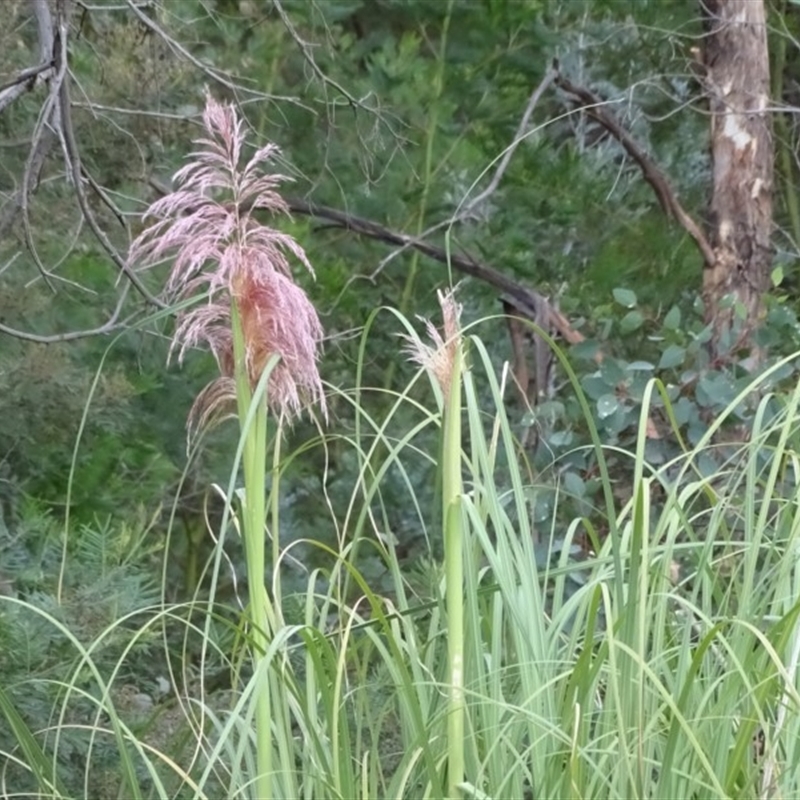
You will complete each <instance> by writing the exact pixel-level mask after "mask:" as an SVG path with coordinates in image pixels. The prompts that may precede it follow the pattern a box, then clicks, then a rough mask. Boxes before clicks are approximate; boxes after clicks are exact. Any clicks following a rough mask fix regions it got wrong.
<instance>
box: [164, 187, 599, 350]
mask: <svg viewBox="0 0 800 800" xmlns="http://www.w3.org/2000/svg"><path fill="white" fill-rule="evenodd" d="M148 183H149V185H150V186H151V187H152V188H153V189H154V190H155V191H156V192H158V193H159V194H160V195H162V196H163V195H165V194H168V193H169V192H170V188H169V187H168V186H165V185H164V184H163V183H161V181H159V180H157V179H156V178H150V180H149V181H148ZM286 204H287V205H288V206H289V210H290V211H292V212H294V213H295V214H302V215H303V216H307V217H312V218H314V219H318V220H324V221H325V222H327V223H328V227H333V228H341V229H343V230H347V231H351V232H352V233H355V234H357V235H358V236H365V237H367V238H369V239H375V240H376V241H380V242H384V243H385V244H392V245H398V246H400V247H409V248H413V249H414V250H417V251H418V252H420V253H422V254H423V255H425V256H428V258H432V259H433V260H434V261H439V262H441V263H442V264H450V265H452V266H453V267H455V269H457V270H458V271H459V272H462V273H463V274H464V275H469V276H471V277H473V278H477V279H478V280H480V281H484V282H485V283H488V284H489V285H491V286H493V287H494V288H495V289H497V290H498V291H499V292H501V293H502V294H503V295H504V299H505V300H508V301H509V302H512V303H513V305H514V307H515V308H516V309H517V311H518V312H519V314H520V315H521V316H524V317H527V318H528V319H531V320H535V321H538V322H541V321H543V320H542V313H541V309H543V308H544V309H546V312H547V319H546V320H544V322H546V323H547V324H548V325H550V326H552V328H553V329H554V330H556V331H558V333H560V334H561V335H562V336H563V337H564V339H565V340H566V341H567V342H569V343H571V344H573V343H576V342H581V341H583V338H584V337H583V335H582V334H581V333H580V332H579V331H576V330H575V329H574V328H573V327H572V325H570V323H569V320H568V319H567V318H566V317H565V316H564V315H563V314H562V313H561V312H560V311H558V310H557V309H555V308H554V307H553V306H552V304H551V303H550V302H549V301H548V300H547V298H545V297H544V295H542V294H540V293H539V292H536V291H533V290H532V289H528V288H527V287H526V286H523V285H522V284H521V283H518V282H517V281H515V280H514V279H513V278H509V277H508V276H507V275H504V274H503V273H502V272H500V271H499V270H496V269H495V268H494V267H492V266H490V265H489V264H485V263H483V262H481V261H479V260H478V259H476V258H473V257H472V256H471V255H469V254H468V253H465V254H463V255H459V254H457V253H452V252H448V251H447V250H445V249H444V248H443V247H438V246H436V245H432V244H429V243H428V242H425V241H423V240H422V239H419V238H416V237H414V236H407V235H406V234H403V233H398V232H397V231H393V230H391V229H390V228H386V227H385V226H383V225H381V224H379V223H377V222H373V221H372V220H369V219H365V218H363V217H358V216H356V215H354V214H350V213H348V212H345V211H340V210H339V209H337V208H331V207H330V206H324V205H320V204H319V203H312V202H310V201H308V200H302V199H300V198H292V197H287V198H286ZM537 309H538V311H537Z"/></svg>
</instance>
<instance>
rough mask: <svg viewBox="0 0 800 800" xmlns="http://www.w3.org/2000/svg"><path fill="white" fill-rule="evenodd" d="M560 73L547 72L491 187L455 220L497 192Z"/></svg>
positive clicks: (499, 165)
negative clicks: (547, 93)
mask: <svg viewBox="0 0 800 800" xmlns="http://www.w3.org/2000/svg"><path fill="white" fill-rule="evenodd" d="M557 75H558V73H557V72H556V70H554V69H552V68H551V69H548V70H547V72H545V75H544V77H543V78H542V80H541V82H540V83H539V85H538V86H537V87H536V88H535V89H534V90H533V92H532V94H531V96H530V99H529V100H528V105H527V106H526V107H525V112H524V113H523V115H522V119H521V120H520V122H519V126H518V127H517V132H516V133H515V134H514V139H513V141H512V142H511V144H510V145H509V146H508V147H507V148H506V149H505V152H504V153H503V157H502V158H501V159H500V163H499V164H498V165H497V169H496V170H495V173H494V175H492V179H491V181H489V185H488V186H487V187H486V188H485V189H484V190H483V191H482V192H481V193H480V194H479V195H478V196H477V197H475V198H474V199H472V200H470V201H469V203H468V204H467V205H466V206H465V208H464V210H463V211H461V212H458V213H456V215H455V218H456V219H460V218H462V217H466V216H469V214H470V212H472V211H473V210H474V209H475V208H477V207H478V206H479V205H480V204H481V203H483V202H485V201H486V200H488V199H489V197H491V196H492V195H493V194H494V193H495V192H496V191H497V187H498V186H499V185H500V181H501V180H502V178H503V175H504V174H505V171H506V170H507V169H508V165H509V164H510V163H511V159H512V157H513V155H514V153H515V151H516V149H517V147H519V145H520V142H522V140H523V139H524V138H525V134H526V132H527V129H528V124H529V122H530V119H531V115H532V114H533V111H534V109H535V108H536V106H537V105H538V103H539V100H540V99H541V97H542V95H543V94H544V93H545V91H547V89H548V87H549V86H550V84H551V83H553V81H554V80H555V79H556V77H557ZM454 221H455V220H454Z"/></svg>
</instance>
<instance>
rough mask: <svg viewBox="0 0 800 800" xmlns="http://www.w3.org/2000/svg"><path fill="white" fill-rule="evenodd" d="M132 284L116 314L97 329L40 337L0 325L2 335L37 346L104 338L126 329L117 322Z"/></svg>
mask: <svg viewBox="0 0 800 800" xmlns="http://www.w3.org/2000/svg"><path fill="white" fill-rule="evenodd" d="M129 288H130V284H128V283H126V284H125V286H123V287H122V292H120V295H119V299H118V300H117V305H116V308H115V309H114V313H113V314H112V315H111V316H110V317H109V318H108V320H106V322H104V323H103V324H102V325H100V326H98V327H97V328H89V329H87V330H83V331H68V332H67V333H53V334H49V335H40V334H38V333H30V332H28V331H20V330H17V329H16V328H10V327H8V325H3V324H2V323H0V333H5V334H6V335H7V336H13V337H14V338H15V339H23V340H25V341H26V342H36V343H37V344H57V343H59V342H71V341H74V340H75V339H87V338H88V337H90V336H102V335H104V334H108V333H111V332H112V331H115V330H117V329H119V328H123V327H125V324H126V323H125V322H119V323H118V322H117V320H118V319H119V315H120V312H121V311H122V306H123V305H124V304H125V299H126V298H127V296H128V289H129Z"/></svg>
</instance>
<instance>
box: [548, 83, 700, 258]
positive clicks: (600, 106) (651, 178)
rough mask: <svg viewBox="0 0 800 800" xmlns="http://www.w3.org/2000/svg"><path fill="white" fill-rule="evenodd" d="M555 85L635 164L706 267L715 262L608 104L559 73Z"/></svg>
mask: <svg viewBox="0 0 800 800" xmlns="http://www.w3.org/2000/svg"><path fill="white" fill-rule="evenodd" d="M555 82H556V86H558V87H559V89H561V90H563V91H564V92H566V93H567V94H569V95H572V96H573V97H574V98H576V99H578V100H580V102H581V103H583V104H584V105H583V111H585V112H586V113H587V114H588V115H589V116H590V117H591V118H592V119H594V120H596V121H597V122H599V123H600V125H602V126H603V128H605V129H606V130H607V131H608V132H609V133H610V134H611V135H612V136H613V137H614V138H615V139H616V140H617V141H618V142H619V143H620V144H621V145H622V147H623V148H624V149H625V152H626V153H627V154H628V155H629V156H630V157H631V158H632V159H633V160H634V161H635V162H636V164H637V165H638V167H639V169H640V170H641V171H642V176H643V177H644V179H645V180H646V181H647V182H648V183H649V184H650V186H651V187H652V188H653V191H654V192H655V194H656V197H657V198H658V202H659V204H660V205H661V208H662V209H663V210H664V212H665V213H666V214H667V215H668V216H670V217H672V218H673V219H674V220H676V221H677V222H678V224H679V225H681V227H682V228H683V229H684V230H685V231H686V232H687V233H688V234H689V236H691V237H692V239H694V241H695V244H696V245H697V247H698V248H699V250H700V253H701V254H702V256H703V259H704V261H705V263H706V265H707V266H711V265H713V264H714V263H715V261H716V256H715V255H714V248H713V247H712V246H711V244H710V243H709V241H708V239H707V238H706V236H705V234H704V233H703V231H702V230H701V229H700V226H699V225H698V224H697V223H696V222H695V221H694V219H693V218H692V217H691V216H690V215H689V214H688V212H687V211H686V209H684V207H683V206H682V205H681V204H680V201H679V200H678V197H677V195H676V194H675V192H674V190H673V189H672V187H671V186H670V185H669V181H668V180H667V178H666V176H665V175H664V173H663V172H662V171H661V170H660V169H659V168H658V166H657V165H656V164H655V162H654V161H653V160H652V159H651V158H650V157H649V156H648V155H647V154H646V153H645V152H644V151H643V150H642V149H641V147H639V145H638V144H637V142H636V140H635V139H634V138H633V137H632V136H631V135H630V133H628V131H627V130H625V128H623V127H622V125H621V124H620V123H619V121H618V120H617V119H616V117H615V116H614V115H613V114H612V113H611V112H610V111H609V110H608V109H607V107H606V106H607V105H608V101H605V100H603V99H602V98H601V97H599V96H598V95H596V94H594V92H591V91H589V89H586V88H585V87H583V86H578V85H576V84H574V83H572V82H571V81H570V80H568V79H567V78H565V77H564V76H563V75H561V74H559V75H558V77H556V81H555Z"/></svg>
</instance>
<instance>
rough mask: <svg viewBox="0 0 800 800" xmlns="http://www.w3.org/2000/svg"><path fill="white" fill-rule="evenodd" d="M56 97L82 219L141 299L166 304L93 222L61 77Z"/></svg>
mask: <svg viewBox="0 0 800 800" xmlns="http://www.w3.org/2000/svg"><path fill="white" fill-rule="evenodd" d="M59 101H60V110H61V132H62V135H63V141H64V147H65V156H66V160H67V164H68V165H69V166H70V169H71V175H72V183H73V186H74V189H75V196H76V197H77V199H78V205H79V206H80V209H81V212H82V213H83V216H84V219H85V220H86V223H87V224H88V226H89V228H90V229H91V231H92V233H93V234H94V235H95V237H96V238H97V240H98V241H99V242H100V244H101V245H102V246H103V249H104V250H105V251H106V252H107V253H108V255H109V256H110V258H111V260H112V261H113V262H114V264H115V265H116V266H117V268H118V269H119V270H120V272H121V273H122V274H123V275H125V277H126V278H127V279H128V280H129V281H130V282H131V283H132V284H133V286H134V287H135V289H136V291H137V292H139V294H140V295H142V297H144V298H145V300H147V302H148V303H150V304H151V305H154V306H156V307H158V308H166V305H165V304H164V302H163V301H162V300H159V299H158V298H157V297H156V296H155V295H153V294H152V293H151V292H150V291H149V290H148V289H147V287H146V286H145V285H144V284H143V283H142V281H141V280H140V279H139V276H138V275H137V274H136V273H135V272H134V271H133V270H132V269H131V268H130V267H129V266H128V264H127V262H126V260H125V259H124V258H123V257H122V255H121V254H120V252H119V251H118V250H117V248H116V247H114V245H113V244H112V243H111V240H110V239H109V238H108V236H107V235H106V232H105V231H104V230H103V228H102V227H101V226H100V224H99V223H98V222H97V218H96V217H95V215H94V212H93V211H92V209H91V206H90V205H89V202H88V200H87V198H86V191H85V190H84V186H83V180H84V177H83V176H84V174H85V170H83V168H82V166H81V157H80V152H79V150H78V145H77V143H76V141H75V131H74V130H73V127H72V108H71V106H70V100H69V83H68V82H67V81H64V82H63V83H62V84H61V87H60V90H59ZM88 182H89V184H90V186H92V188H93V189H94V190H95V191H96V192H97V195H98V196H99V197H100V199H101V200H102V201H103V202H104V203H106V205H108V206H109V207H110V208H111V209H112V211H113V212H114V213H115V214H116V216H117V219H119V220H120V221H121V222H122V224H123V225H124V224H125V223H124V219H123V217H122V215H121V214H120V212H119V211H118V210H117V209H116V206H114V204H113V203H111V201H110V200H109V198H108V196H107V195H106V193H105V192H104V191H103V190H102V189H101V188H100V186H99V185H98V184H97V182H96V181H95V180H94V179H93V178H91V177H89V178H88ZM126 227H127V226H126Z"/></svg>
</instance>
